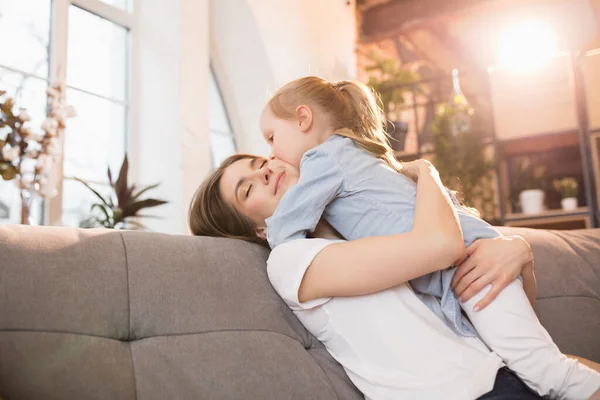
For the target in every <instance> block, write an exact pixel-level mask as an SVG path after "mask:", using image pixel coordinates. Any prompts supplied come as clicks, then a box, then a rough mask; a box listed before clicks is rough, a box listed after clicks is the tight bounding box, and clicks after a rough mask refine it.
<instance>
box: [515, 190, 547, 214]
mask: <svg viewBox="0 0 600 400" xmlns="http://www.w3.org/2000/svg"><path fill="white" fill-rule="evenodd" d="M519 201H520V202H521V209H522V210H523V213H524V214H539V213H541V212H542V211H544V192H543V191H542V190H540V189H533V190H524V191H522V192H521V193H520V194H519Z"/></svg>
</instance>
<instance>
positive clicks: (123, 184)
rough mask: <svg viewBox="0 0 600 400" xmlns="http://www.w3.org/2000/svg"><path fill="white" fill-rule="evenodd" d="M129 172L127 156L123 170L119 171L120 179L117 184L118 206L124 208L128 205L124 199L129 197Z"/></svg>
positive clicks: (122, 166)
mask: <svg viewBox="0 0 600 400" xmlns="http://www.w3.org/2000/svg"><path fill="white" fill-rule="evenodd" d="M128 171H129V161H128V160H127V154H125V158H124V159H123V164H122V165H121V170H120V171H119V177H118V178H117V182H116V183H115V193H116V194H117V204H118V205H120V206H124V205H125V204H126V202H125V201H123V198H124V197H125V196H126V195H127V189H128V187H127V172H128Z"/></svg>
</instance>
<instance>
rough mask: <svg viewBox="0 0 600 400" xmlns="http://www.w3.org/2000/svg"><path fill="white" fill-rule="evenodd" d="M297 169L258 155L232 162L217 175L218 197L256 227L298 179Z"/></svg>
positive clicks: (262, 224)
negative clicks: (219, 179)
mask: <svg viewBox="0 0 600 400" xmlns="http://www.w3.org/2000/svg"><path fill="white" fill-rule="evenodd" d="M299 176H300V174H299V172H298V169H297V168H295V167H293V166H292V165H290V164H288V163H286V162H284V161H281V160H278V159H269V160H267V159H266V158H262V157H256V158H250V159H243V160H239V161H236V162H235V163H233V164H231V165H230V166H229V167H227V168H226V169H225V171H224V172H223V176H222V177H221V196H223V199H224V200H225V201H227V202H228V203H229V204H231V205H232V206H233V207H234V208H235V209H236V210H237V211H239V212H241V213H242V214H244V215H245V216H246V217H248V218H250V219H251V220H252V221H253V222H254V223H255V224H256V225H257V226H258V227H259V228H264V227H266V224H265V220H266V219H267V218H269V217H271V216H272V215H273V213H274V212H275V209H276V208H277V205H278V204H279V201H280V200H281V197H283V195H284V194H285V193H286V192H287V190H288V189H289V188H290V187H291V186H293V185H295V184H296V183H297V182H298V177H299Z"/></svg>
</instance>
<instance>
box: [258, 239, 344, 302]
mask: <svg viewBox="0 0 600 400" xmlns="http://www.w3.org/2000/svg"><path fill="white" fill-rule="evenodd" d="M337 242H341V240H331V239H321V238H315V239H295V240H291V241H289V242H286V243H283V244H281V245H279V246H277V247H275V248H274V249H273V251H271V254H270V255H269V259H268V260H267V274H268V276H269V280H270V281H271V284H272V285H273V287H274V288H275V291H276V292H277V293H278V294H279V296H280V297H281V298H282V299H283V300H284V301H285V302H286V304H287V305H288V306H289V307H290V308H291V309H292V310H294V311H299V310H306V309H310V308H314V307H316V306H318V305H322V304H324V303H326V302H327V301H328V300H329V298H323V299H316V300H311V301H309V302H305V303H302V302H300V300H299V299H298V290H299V288H300V285H301V283H302V279H303V277H304V274H305V273H306V270H307V269H308V267H310V265H311V263H312V262H313V260H314V259H315V257H316V256H317V255H318V254H319V253H320V252H321V251H322V250H323V249H325V248H326V247H327V246H329V245H331V244H334V243H337Z"/></svg>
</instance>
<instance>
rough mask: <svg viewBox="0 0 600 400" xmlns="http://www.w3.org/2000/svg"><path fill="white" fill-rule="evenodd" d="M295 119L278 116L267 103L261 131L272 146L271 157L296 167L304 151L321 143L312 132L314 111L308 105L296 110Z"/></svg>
mask: <svg viewBox="0 0 600 400" xmlns="http://www.w3.org/2000/svg"><path fill="white" fill-rule="evenodd" d="M296 117H297V118H294V119H290V120H286V119H281V118H278V117H276V116H275V115H274V114H273V112H272V111H271V108H270V107H269V106H268V105H267V106H266V107H265V109H264V110H263V112H262V114H261V116H260V131H261V133H262V135H263V138H264V139H265V140H266V141H267V143H268V144H269V146H270V147H271V157H275V158H278V159H280V160H282V161H284V162H286V163H288V164H290V165H292V166H294V167H296V168H300V160H301V159H302V156H303V155H304V153H305V152H306V151H308V150H310V149H312V148H313V147H315V146H317V145H318V144H319V143H318V142H317V143H315V141H314V137H313V136H314V134H311V128H312V112H311V111H310V109H309V108H308V107H307V106H300V107H298V109H297V110H296Z"/></svg>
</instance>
